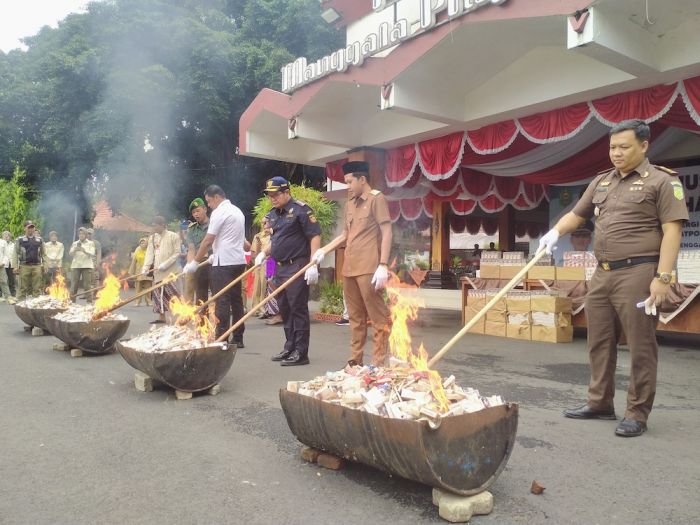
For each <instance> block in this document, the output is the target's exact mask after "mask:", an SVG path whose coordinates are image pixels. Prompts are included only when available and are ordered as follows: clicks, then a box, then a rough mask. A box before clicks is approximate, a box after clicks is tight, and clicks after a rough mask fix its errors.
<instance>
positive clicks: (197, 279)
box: [185, 264, 211, 304]
mask: <svg viewBox="0 0 700 525" xmlns="http://www.w3.org/2000/svg"><path fill="white" fill-rule="evenodd" d="M210 273H211V266H210V265H208V264H205V265H204V266H201V267H199V268H197V271H196V272H194V273H193V274H187V276H186V277H185V299H187V302H188V303H190V304H197V303H199V302H202V303H205V302H206V301H207V299H209V274H210Z"/></svg>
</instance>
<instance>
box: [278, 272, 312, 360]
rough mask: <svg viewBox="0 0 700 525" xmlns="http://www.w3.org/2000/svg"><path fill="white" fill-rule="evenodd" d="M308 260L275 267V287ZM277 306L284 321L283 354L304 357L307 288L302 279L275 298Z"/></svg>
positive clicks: (306, 348) (309, 323)
mask: <svg viewBox="0 0 700 525" xmlns="http://www.w3.org/2000/svg"><path fill="white" fill-rule="evenodd" d="M308 262H309V259H308V258H307V259H300V260H298V261H294V262H293V263H292V264H286V265H283V266H277V273H276V275H275V282H276V286H280V285H281V284H283V283H284V282H286V281H287V279H289V278H290V277H291V276H292V275H294V274H295V273H297V272H298V271H299V270H300V269H302V268H303V267H304V266H306V265H307V264H308ZM277 304H278V305H279V307H280V315H281V316H282V319H283V320H284V335H285V338H286V341H285V343H284V351H285V352H293V351H295V350H296V351H297V352H298V353H299V355H301V356H306V355H308V353H309V331H310V329H311V321H310V320H309V286H308V285H307V284H306V281H305V280H304V277H299V278H298V279H297V280H296V281H293V282H292V283H291V284H290V285H289V286H288V287H287V288H285V289H284V290H283V291H282V293H280V294H279V295H278V296H277Z"/></svg>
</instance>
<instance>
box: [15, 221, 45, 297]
mask: <svg viewBox="0 0 700 525" xmlns="http://www.w3.org/2000/svg"><path fill="white" fill-rule="evenodd" d="M43 253H44V241H42V240H41V237H38V236H37V235H36V226H34V223H33V222H32V221H24V235H22V236H21V237H18V238H17V241H16V246H15V260H14V261H13V264H12V267H13V268H14V272H15V274H19V293H18V294H17V299H19V300H20V301H21V300H23V299H26V298H27V297H36V296H39V295H41V293H42V283H43V282H44V279H43V266H42V258H41V256H42V254H43Z"/></svg>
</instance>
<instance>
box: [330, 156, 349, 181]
mask: <svg viewBox="0 0 700 525" xmlns="http://www.w3.org/2000/svg"><path fill="white" fill-rule="evenodd" d="M347 161H348V159H347V158H345V159H339V160H334V161H333V162H327V163H326V177H328V178H329V179H331V180H332V181H334V182H345V175H343V164H345V163H346V162H347Z"/></svg>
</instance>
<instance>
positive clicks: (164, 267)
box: [158, 263, 168, 272]
mask: <svg viewBox="0 0 700 525" xmlns="http://www.w3.org/2000/svg"><path fill="white" fill-rule="evenodd" d="M167 267H168V265H166V264H165V263H160V264H159V265H158V271H159V272H163V271H165V269H166V268H167Z"/></svg>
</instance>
